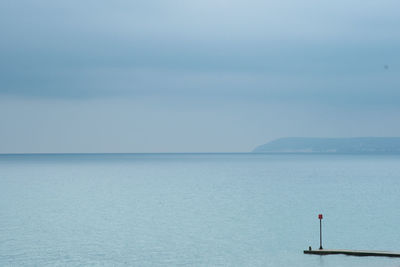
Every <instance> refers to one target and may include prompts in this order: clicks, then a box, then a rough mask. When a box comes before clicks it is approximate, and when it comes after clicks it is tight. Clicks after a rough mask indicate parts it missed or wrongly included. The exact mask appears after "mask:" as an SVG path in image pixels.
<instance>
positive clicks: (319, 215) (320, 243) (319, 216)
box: [318, 214, 323, 249]
mask: <svg viewBox="0 0 400 267" xmlns="http://www.w3.org/2000/svg"><path fill="white" fill-rule="evenodd" d="M322 218H323V216H322V214H318V219H319V249H322Z"/></svg>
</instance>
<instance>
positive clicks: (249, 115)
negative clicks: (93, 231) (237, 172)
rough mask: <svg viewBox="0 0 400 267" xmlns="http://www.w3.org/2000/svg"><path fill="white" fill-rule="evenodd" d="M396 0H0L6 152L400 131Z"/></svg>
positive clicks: (201, 148)
mask: <svg viewBox="0 0 400 267" xmlns="http://www.w3.org/2000/svg"><path fill="white" fill-rule="evenodd" d="M399 10H400V1H398V0H381V1H371V0H337V1H326V0H292V1H266V0H264V1H261V0H246V1H244V0H230V1H226V0H212V1H211V0H203V1H183V0H168V1H163V0H148V1H135V0H129V1H128V0H114V1H103V0H96V1H94V0H93V1H92V0H86V1H82V0H80V1H77V0H69V1H53V0H35V1H32V0H19V1H15V0H1V1H0V153H119V152H122V153H156V152H248V151H251V150H252V149H254V148H255V147H256V146H258V145H261V144H264V143H266V142H268V141H271V140H273V139H276V138H280V137H294V136H296V137H359V136H400V123H399V118H400V31H399V29H400V16H399V15H398V11H399Z"/></svg>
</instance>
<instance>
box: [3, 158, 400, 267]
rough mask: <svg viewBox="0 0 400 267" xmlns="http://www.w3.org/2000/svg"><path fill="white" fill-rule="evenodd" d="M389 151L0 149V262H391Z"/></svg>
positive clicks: (394, 214) (394, 201)
mask: <svg viewBox="0 0 400 267" xmlns="http://www.w3.org/2000/svg"><path fill="white" fill-rule="evenodd" d="M399 206H400V156H399V155H266V154H125V155H118V154H108V155H101V154H98V155H1V156H0V266H300V267H302V266H304V267H305V266H307V267H312V266H324V267H328V266H400V259H396V258H378V257H351V256H343V255H332V256H323V257H321V256H315V255H304V254H303V252H302V251H303V249H307V248H308V246H312V247H313V248H318V246H319V221H318V218H317V215H318V213H323V214H324V219H323V242H324V244H323V245H324V247H325V248H332V249H373V250H390V251H400V231H399V230H400V228H399V225H400V223H399V222H400V209H399Z"/></svg>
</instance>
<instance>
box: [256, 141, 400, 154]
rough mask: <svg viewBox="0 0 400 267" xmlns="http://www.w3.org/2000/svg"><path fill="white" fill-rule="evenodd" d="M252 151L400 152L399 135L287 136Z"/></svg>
mask: <svg viewBox="0 0 400 267" xmlns="http://www.w3.org/2000/svg"><path fill="white" fill-rule="evenodd" d="M252 152H253V153H332V154H334V153H337V154H341V153H343V154H346V153H385V154H386V153H387V154H391V153H400V137H356V138H311V137H288V138H280V139H276V140H273V141H271V142H269V143H266V144H264V145H261V146H258V147H256V148H255V149H254V150H253V151H252Z"/></svg>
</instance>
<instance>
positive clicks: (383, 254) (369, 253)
mask: <svg viewBox="0 0 400 267" xmlns="http://www.w3.org/2000/svg"><path fill="white" fill-rule="evenodd" d="M304 254H314V255H334V254H344V255H349V256H361V257H365V256H373V257H399V258H400V252H390V251H376V250H347V249H318V250H310V249H309V250H304Z"/></svg>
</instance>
